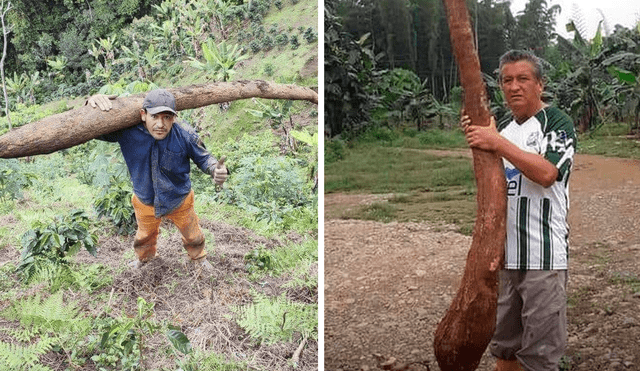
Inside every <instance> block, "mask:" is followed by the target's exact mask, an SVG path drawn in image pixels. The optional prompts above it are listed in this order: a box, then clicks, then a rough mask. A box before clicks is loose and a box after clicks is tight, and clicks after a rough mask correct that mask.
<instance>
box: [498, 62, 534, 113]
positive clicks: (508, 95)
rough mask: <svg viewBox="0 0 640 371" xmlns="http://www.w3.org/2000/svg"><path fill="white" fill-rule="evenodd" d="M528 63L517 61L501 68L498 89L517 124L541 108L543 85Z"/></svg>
mask: <svg viewBox="0 0 640 371" xmlns="http://www.w3.org/2000/svg"><path fill="white" fill-rule="evenodd" d="M534 71H535V70H534V67H533V65H532V64H531V63H530V62H529V61H517V62H513V63H507V64H505V65H503V66H502V71H501V76H502V78H501V80H500V87H501V88H502V92H503V93H504V97H505V99H506V100H507V105H508V106H509V108H510V109H511V112H513V115H514V116H515V117H516V119H517V120H518V121H519V122H522V121H524V120H526V119H528V118H529V117H531V116H533V115H535V114H536V113H537V112H538V111H539V110H540V109H541V108H542V106H543V102H542V100H541V98H540V97H541V95H542V89H543V85H542V82H541V81H540V80H538V79H537V78H536V75H535V72H534Z"/></svg>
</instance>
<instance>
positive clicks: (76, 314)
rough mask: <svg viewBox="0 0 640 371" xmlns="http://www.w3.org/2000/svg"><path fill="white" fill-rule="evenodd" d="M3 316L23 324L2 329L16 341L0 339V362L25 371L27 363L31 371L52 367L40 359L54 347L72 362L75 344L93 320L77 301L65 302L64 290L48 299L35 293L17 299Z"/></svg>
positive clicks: (85, 333)
mask: <svg viewBox="0 0 640 371" xmlns="http://www.w3.org/2000/svg"><path fill="white" fill-rule="evenodd" d="M2 315H3V316H4V317H5V318H6V319H8V320H14V321H18V322H19V323H20V327H19V328H17V329H16V328H5V329H1V331H2V332H4V333H5V334H7V335H9V336H10V337H11V338H13V339H14V340H15V341H14V342H0V364H2V365H5V366H6V367H7V368H3V370H5V369H8V370H25V369H26V368H25V366H27V367H30V368H29V369H30V370H36V369H37V370H49V368H47V367H44V366H42V365H40V364H38V362H39V359H40V357H41V356H42V355H44V354H45V353H47V352H49V351H50V350H52V349H53V348H57V349H59V350H61V351H62V352H63V353H65V354H66V355H67V357H68V358H69V359H68V361H69V362H70V363H72V364H73V363H75V358H74V356H73V355H74V351H75V346H76V344H77V343H78V342H79V341H81V340H82V338H83V337H85V336H86V335H87V334H88V333H89V332H90V330H91V323H90V321H89V320H88V319H86V318H84V317H83V316H82V315H81V314H80V311H79V309H78V308H77V307H76V306H75V304H74V303H68V304H66V305H65V304H64V303H63V297H62V292H58V293H56V294H53V295H51V296H49V297H48V298H45V299H41V298H40V295H36V296H35V297H30V298H26V299H22V300H19V301H16V302H14V303H12V304H11V306H9V307H8V308H7V309H5V310H4V311H3V312H2ZM19 343H30V344H29V345H24V346H23V345H21V344H19Z"/></svg>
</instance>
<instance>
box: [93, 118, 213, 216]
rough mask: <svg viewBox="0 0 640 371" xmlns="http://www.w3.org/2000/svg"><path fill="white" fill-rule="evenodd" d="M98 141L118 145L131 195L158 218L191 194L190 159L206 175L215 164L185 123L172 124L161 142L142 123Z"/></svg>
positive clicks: (192, 130)
mask: <svg viewBox="0 0 640 371" xmlns="http://www.w3.org/2000/svg"><path fill="white" fill-rule="evenodd" d="M99 139H101V140H106V141H109V142H118V143H119V144H120V149H121V150H122V155H123V156H124V160H125V162H126V163H127V167H128V168H129V174H130V175H131V181H132V182H133V192H134V193H135V195H136V196H138V199H140V201H142V203H144V204H145V205H152V206H153V207H154V209H155V215H156V217H157V218H159V217H161V216H163V215H167V214H169V213H170V212H171V211H173V210H174V209H175V208H177V207H178V206H180V205H181V204H182V202H183V201H184V199H185V198H186V197H187V195H188V194H189V192H190V191H191V179H190V178H189V172H190V170H191V165H190V163H189V159H191V160H193V162H194V163H195V164H196V165H197V166H198V167H199V168H200V169H201V170H202V171H203V172H205V173H207V174H212V171H213V168H214V166H215V164H216V163H217V162H218V160H216V158H215V157H213V156H212V155H211V154H210V153H209V152H208V151H207V150H206V148H205V147H204V144H203V143H202V141H201V140H200V138H199V137H198V134H197V133H196V132H195V130H194V129H193V128H192V127H191V126H189V125H188V124H186V123H179V122H176V123H174V124H173V127H172V128H171V131H170V132H169V134H168V135H167V136H166V137H165V138H164V139H162V140H156V139H155V138H153V137H152V136H151V134H149V131H147V128H145V126H144V123H141V124H138V125H136V126H133V127H130V128H127V129H123V130H120V131H116V132H114V133H111V134H107V135H104V136H102V137H100V138H99Z"/></svg>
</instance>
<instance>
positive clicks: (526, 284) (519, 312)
mask: <svg viewBox="0 0 640 371" xmlns="http://www.w3.org/2000/svg"><path fill="white" fill-rule="evenodd" d="M499 79H500V87H501V89H502V91H503V93H504V96H505V99H506V102H507V105H508V107H509V108H510V109H511V113H512V115H513V119H512V120H511V121H509V122H504V123H503V124H501V125H500V126H499V127H497V128H496V124H495V119H494V118H491V124H490V125H489V126H475V125H470V123H471V122H470V119H469V117H468V116H462V118H461V124H462V127H463V129H464V132H465V136H466V139H467V142H468V143H469V146H470V147H473V148H478V149H482V150H486V151H492V152H495V153H496V154H497V155H499V156H501V157H502V158H503V161H504V167H505V173H506V181H507V197H508V201H507V240H506V246H505V267H504V270H502V271H501V272H500V294H499V298H498V309H497V311H498V312H497V326H496V331H495V333H494V336H493V339H492V340H491V344H490V349H491V353H492V354H493V355H495V356H496V357H498V362H497V365H496V371H511V370H514V371H515V370H526V371H545V370H549V371H551V370H554V371H555V370H558V363H559V361H560V358H561V357H562V355H563V354H564V351H565V348H566V343H567V340H566V338H567V323H566V322H567V319H566V302H567V298H566V285H567V268H568V266H567V258H568V250H569V246H568V240H569V226H568V223H567V212H568V208H569V175H570V173H571V167H572V164H573V155H574V152H575V148H576V138H575V132H574V127H573V123H572V122H571V119H570V118H569V117H568V116H567V115H566V114H564V113H563V112H561V111H560V110H559V109H558V108H555V107H550V106H547V105H546V104H545V103H544V102H543V101H542V98H541V96H542V91H543V88H544V81H543V77H542V67H541V63H540V60H539V59H538V58H537V57H536V56H534V55H533V54H530V53H528V52H523V51H509V52H507V53H505V54H504V55H503V56H502V57H501V58H500V76H499Z"/></svg>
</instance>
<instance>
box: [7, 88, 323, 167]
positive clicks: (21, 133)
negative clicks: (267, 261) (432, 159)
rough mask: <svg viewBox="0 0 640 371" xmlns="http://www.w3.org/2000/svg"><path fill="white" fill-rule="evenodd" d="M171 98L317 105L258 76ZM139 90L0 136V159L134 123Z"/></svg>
mask: <svg viewBox="0 0 640 371" xmlns="http://www.w3.org/2000/svg"><path fill="white" fill-rule="evenodd" d="M167 90H169V91H170V92H171V93H173V95H174V96H175V97H176V108H177V109H178V110H185V109H191V108H197V107H203V106H208V105H210V104H215V103H222V102H229V101H233V100H238V99H247V98H254V97H256V98H267V99H289V100H307V101H310V102H312V103H315V104H318V93H316V92H315V91H314V90H312V89H310V88H304V87H300V86H295V85H282V84H275V83H271V82H266V81H262V80H254V81H236V82H218V83H213V84H205V85H192V86H187V87H181V88H173V89H167ZM144 96H145V94H137V95H132V96H130V97H126V98H118V99H116V100H115V101H113V109H112V110H110V111H101V110H100V109H97V108H91V107H90V106H83V107H80V108H76V109H74V110H71V111H67V112H63V113H59V114H57V115H53V116H49V117H45V118H43V119H42V120H40V121H37V122H33V123H30V124H27V125H24V126H21V127H19V128H17V129H15V130H12V131H10V132H8V133H6V134H4V135H3V136H0V157H2V158H13V157H23V156H31V155H38V154H44V153H51V152H54V151H58V150H60V149H64V148H69V147H72V146H75V145H78V144H82V143H84V142H86V141H88V140H91V139H94V138H97V137H99V136H101V135H104V134H108V133H111V132H114V131H117V130H120V129H124V128H127V127H130V126H134V125H137V124H138V123H140V122H141V121H140V108H141V107H142V102H143V100H144Z"/></svg>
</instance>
